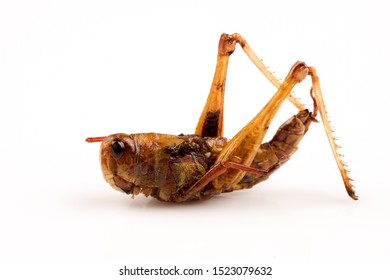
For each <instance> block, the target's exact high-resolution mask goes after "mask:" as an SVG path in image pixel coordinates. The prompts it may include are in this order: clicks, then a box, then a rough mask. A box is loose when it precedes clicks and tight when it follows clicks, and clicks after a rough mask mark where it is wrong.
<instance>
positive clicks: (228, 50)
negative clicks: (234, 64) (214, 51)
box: [218, 33, 237, 56]
mask: <svg viewBox="0 0 390 280" xmlns="http://www.w3.org/2000/svg"><path fill="white" fill-rule="evenodd" d="M236 43H237V41H236V40H235V38H234V37H233V36H232V35H229V34H225V33H224V34H222V35H221V39H220V40H219V45H218V54H220V55H228V56H229V55H231V54H232V53H233V52H234V50H235V49H236Z"/></svg>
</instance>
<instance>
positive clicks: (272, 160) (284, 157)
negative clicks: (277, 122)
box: [227, 110, 312, 191]
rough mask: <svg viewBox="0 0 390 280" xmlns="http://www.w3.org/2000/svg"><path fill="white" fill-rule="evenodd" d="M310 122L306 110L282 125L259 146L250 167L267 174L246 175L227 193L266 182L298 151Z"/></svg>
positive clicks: (309, 114) (310, 118)
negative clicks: (270, 137)
mask: <svg viewBox="0 0 390 280" xmlns="http://www.w3.org/2000/svg"><path fill="white" fill-rule="evenodd" d="M311 121H312V116H311V113H310V112H309V111H308V110H302V111H299V113H298V114H296V115H294V116H293V117H291V118H290V119H289V120H287V121H286V122H285V123H283V124H282V125H281V126H280V127H279V129H278V131H277V132H276V134H275V136H274V137H273V138H272V140H271V141H269V142H267V143H264V144H262V145H261V146H260V148H259V149H258V151H257V154H256V156H255V158H254V160H253V162H252V165H251V166H252V167H254V168H257V169H261V170H264V171H267V173H266V174H264V175H256V174H252V173H247V174H246V175H245V176H244V178H242V180H241V181H240V183H238V184H237V185H236V186H234V187H233V188H232V189H229V190H227V191H233V190H239V189H245V188H251V187H252V186H253V185H255V184H257V183H260V182H262V181H265V180H267V179H268V177H269V176H270V175H271V174H272V173H273V172H275V171H276V170H277V169H278V168H279V167H280V166H281V165H283V164H284V163H286V162H287V161H288V160H289V159H290V157H291V156H292V155H293V154H294V153H295V151H296V150H297V149H298V144H299V142H300V141H301V140H302V138H303V136H304V135H305V133H306V131H307V130H308V128H309V126H310V123H311Z"/></svg>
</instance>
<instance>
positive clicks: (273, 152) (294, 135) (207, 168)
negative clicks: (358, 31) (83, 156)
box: [87, 34, 357, 202]
mask: <svg viewBox="0 0 390 280" xmlns="http://www.w3.org/2000/svg"><path fill="white" fill-rule="evenodd" d="M236 43H239V44H240V45H241V46H242V48H243V49H244V51H245V53H246V54H247V55H248V56H249V58H250V59H251V60H252V61H253V62H254V63H255V65H256V66H257V67H258V68H259V69H260V71H261V72H262V73H263V74H264V75H265V76H266V77H267V78H268V79H269V80H270V81H271V82H272V83H273V84H274V85H275V86H276V87H277V88H278V90H277V92H276V93H275V95H274V96H273V97H272V98H271V100H270V101H269V102H268V103H267V105H266V106H265V107H264V108H263V109H262V110H261V111H260V112H259V113H258V114H257V115H256V116H255V117H254V118H253V119H252V120H251V121H250V122H249V123H248V124H247V125H246V126H245V127H243V128H242V129H241V130H240V131H239V132H238V133H237V134H236V135H235V136H234V137H233V138H232V139H230V140H228V139H227V138H225V137H223V99H224V88H225V82H226V73H227V65H228V59H229V56H230V55H231V54H232V53H233V52H234V48H235V45H236ZM307 75H310V76H311V77H312V81H313V86H312V88H311V91H310V95H311V97H312V99H313V103H314V109H313V112H309V110H307V109H304V107H303V105H301V104H300V103H299V101H298V100H296V99H295V98H294V97H293V96H292V95H291V94H290V93H291V90H292V88H293V87H294V86H295V85H296V84H297V83H299V82H301V81H302V80H303V79H305V77H306V76H307ZM285 99H289V100H290V101H291V102H292V103H293V104H294V105H295V106H296V107H297V108H298V109H299V112H298V113H297V114H296V115H294V116H293V117H292V118H290V119H289V120H287V121H286V122H285V123H284V124H282V125H281V127H280V128H279V129H278V131H277V132H276V134H275V136H274V137H273V138H272V139H271V140H270V141H269V142H267V143H262V140H263V138H264V136H265V134H266V132H267V129H268V127H269V125H270V123H271V121H272V119H273V117H274V116H275V114H276V113H277V111H278V109H279V108H280V106H281V104H282V103H283V101H284V100H285ZM317 112H319V113H320V115H321V118H322V120H323V123H324V127H325V131H326V132H327V136H328V140H329V143H330V145H331V148H332V151H333V154H334V156H335V159H336V162H337V165H338V167H339V170H340V173H341V176H342V178H343V180H344V185H345V187H346V189H347V192H348V194H349V195H350V196H351V197H352V198H353V199H357V196H356V195H355V193H354V190H353V186H352V184H351V182H350V181H351V180H350V179H349V177H348V176H347V173H348V171H347V170H345V167H344V163H343V162H342V161H341V159H340V158H341V156H340V155H339V154H338V152H337V147H338V146H337V145H336V144H335V142H334V138H335V137H334V136H333V134H332V131H331V129H330V125H329V122H328V119H327V115H326V110H325V105H324V102H323V99H322V93H321V90H320V87H319V81H318V77H317V75H316V72H315V69H314V68H313V67H308V66H306V64H305V63H303V62H297V63H295V64H294V65H293V67H292V68H291V70H290V72H289V73H288V75H287V77H286V79H285V80H284V82H283V83H280V82H279V81H277V80H276V79H275V78H274V77H273V76H272V75H271V73H270V72H269V71H268V70H266V68H265V66H264V65H263V64H262V62H261V61H260V60H259V59H258V58H257V56H256V55H255V54H254V53H253V51H252V50H251V49H250V47H249V46H248V45H247V43H246V41H245V40H244V39H243V38H242V37H241V36H240V35H239V34H233V35H227V34H223V35H222V36H221V39H220V43H219V47H218V57H217V66H216V71H215V74H214V80H213V83H212V87H211V90H210V94H209V97H208V99H207V101H206V105H205V107H204V109H203V112H202V114H201V117H200V119H199V122H198V125H197V127H196V129H195V134H189V135H183V134H181V135H167V134H158V133H138V134H124V133H117V134H113V135H110V136H107V137H93V138H88V139H87V142H102V143H101V148H100V162H101V169H102V172H103V176H104V178H105V180H106V181H107V182H108V183H109V184H110V185H111V186H112V187H113V188H114V189H116V190H119V191H121V192H124V193H126V194H130V195H132V196H133V197H134V196H135V195H138V194H140V193H142V194H144V195H145V196H151V197H154V198H156V199H158V200H161V201H166V202H184V201H190V200H204V199H208V198H210V197H212V196H214V195H217V194H221V193H225V192H231V191H234V190H241V189H247V188H251V187H252V186H254V185H255V184H257V183H259V182H262V181H264V180H266V179H268V177H269V176H270V175H271V174H273V173H274V172H275V171H276V170H277V169H278V168H279V167H280V166H281V165H283V164H284V163H285V162H287V161H288V160H289V159H290V157H291V155H292V154H293V153H294V152H295V151H296V150H297V148H298V144H299V142H300V141H301V139H302V138H303V136H304V135H305V133H306V132H307V131H308V129H309V126H310V124H311V123H312V122H313V121H314V122H317V120H316V119H315V117H316V115H317Z"/></svg>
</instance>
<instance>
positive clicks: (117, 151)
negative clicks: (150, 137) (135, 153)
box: [111, 141, 125, 159]
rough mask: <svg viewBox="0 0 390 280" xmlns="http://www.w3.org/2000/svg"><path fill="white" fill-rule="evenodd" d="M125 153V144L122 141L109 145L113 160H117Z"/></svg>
mask: <svg viewBox="0 0 390 280" xmlns="http://www.w3.org/2000/svg"><path fill="white" fill-rule="evenodd" d="M124 152H125V144H124V143H123V142H122V141H113V142H112V143H111V154H112V156H113V158H115V159H119V158H120V157H121V156H122V155H123V153H124Z"/></svg>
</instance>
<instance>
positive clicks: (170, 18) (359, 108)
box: [0, 0, 390, 279]
mask: <svg viewBox="0 0 390 280" xmlns="http://www.w3.org/2000/svg"><path fill="white" fill-rule="evenodd" d="M139 2H141V1H139ZM345 2H347V1H345ZM345 2H342V1H337V4H336V1H335V3H333V2H329V1H324V2H323V3H314V1H304V0H295V1H285V2H284V1H142V4H140V3H138V2H136V1H80V0H78V1H62V2H59V1H56V2H55V1H1V2H0V3H1V4H0V125H1V126H0V127H1V129H0V134H1V138H0V141H1V142H0V155H1V157H0V172H1V181H0V185H1V195H0V218H1V220H0V222H1V230H0V248H1V249H0V265H1V266H2V268H1V269H0V275H3V274H4V275H5V276H7V277H6V278H4V277H2V278H3V279H21V278H22V277H26V276H31V277H33V278H37V277H38V276H41V277H43V276H48V277H53V276H55V277H54V278H55V279H62V278H61V277H63V278H64V279H70V277H71V278H72V279H109V278H110V279H123V277H120V276H119V275H118V270H119V268H121V267H123V266H124V265H127V266H128V267H136V266H137V265H139V266H144V267H158V266H160V265H163V266H167V267H169V266H173V265H175V264H176V265H180V266H181V267H182V268H185V267H201V268H204V269H210V270H211V269H212V267H213V266H217V265H256V266H273V268H274V276H273V277H269V279H287V278H288V279H298V278H300V279H326V278H328V279H329V277H332V278H336V279H337V278H338V277H340V278H341V277H344V278H345V277H347V276H348V278H349V279H352V278H354V277H358V276H365V277H368V276H370V278H372V279H388V277H389V275H390V273H389V271H388V269H387V267H386V266H385V265H386V264H388V263H389V261H390V242H389V234H390V219H389V218H390V215H389V213H390V206H389V205H390V201H389V195H390V190H389V187H390V186H389V179H388V177H389V172H388V166H389V163H388V158H389V157H388V155H389V148H388V147H387V145H388V136H387V135H388V119H389V114H388V111H389V107H388V106H389V101H390V100H389V92H388V91H389V89H388V79H389V74H390V71H389V69H390V68H389V63H390V55H389V49H390V44H389V32H388V27H389V26H390V20H389V16H388V10H389V8H388V5H387V4H386V1H376V0H372V1H353V2H350V4H347V3H345ZM222 32H226V33H234V32H239V33H240V34H241V35H242V36H244V37H245V38H246V39H247V41H248V43H249V44H250V45H251V47H252V48H253V49H254V51H255V52H256V53H257V54H258V55H259V56H260V57H261V58H263V59H264V61H265V63H266V64H267V65H270V68H271V69H272V70H273V71H275V73H276V75H277V76H278V77H284V76H285V75H286V73H287V72H288V70H289V69H290V67H291V66H292V65H293V63H294V62H295V61H297V60H303V61H305V62H306V63H307V64H308V65H313V66H315V67H316V68H317V72H318V74H319V76H320V79H321V84H322V89H323V93H324V98H325V103H326V104H327V108H328V112H329V114H330V116H331V118H332V121H333V124H334V125H335V129H336V135H337V136H338V137H339V139H340V140H339V144H340V145H341V146H343V149H342V152H343V153H344V154H345V156H346V161H347V162H348V163H349V168H350V169H351V171H352V172H351V177H352V178H353V179H355V185H356V188H357V192H358V195H359V197H360V200H359V201H352V200H351V199H350V198H349V197H348V196H347V194H346V192H345V190H344V187H343V183H342V180H341V177H340V175H339V174H338V170H337V167H336V164H335V162H334V160H333V157H332V154H331V150H330V148H329V146H328V144H327V142H326V137H325V133H324V132H323V129H322V126H321V125H320V124H318V125H317V124H313V125H312V127H311V128H310V131H309V132H308V134H307V135H306V137H305V139H304V140H303V141H302V143H301V145H300V150H299V151H298V152H297V153H296V154H295V155H294V157H293V158H292V159H291V160H290V162H289V163H288V164H287V165H285V166H284V167H283V168H282V169H280V170H279V171H278V172H277V173H275V174H274V175H273V176H272V178H270V179H269V180H268V181H266V182H264V183H262V184H261V185H258V186H256V187H255V188H253V189H251V190H246V191H242V192H235V193H230V194H226V195H222V196H220V197H215V198H213V199H211V200H208V201H206V202H200V203H187V204H181V205H173V204H164V203H161V202H158V201H155V200H153V199H150V198H149V199H147V198H144V197H136V198H135V199H134V200H132V199H131V198H130V197H128V196H125V195H123V194H121V193H119V192H116V191H114V190H112V189H111V188H110V187H109V186H108V185H107V184H106V183H105V181H104V180H103V178H102V175H101V173H100V166H99V162H98V150H99V145H98V144H86V143H85V142H84V139H85V138H86V137H89V136H103V135H107V134H111V133H115V132H128V133H135V132H151V131H153V132H161V133H170V134H179V133H192V132H193V131H194V127H195V125H196V122H197V118H198V116H199V114H200V112H201V110H202V106H203V104H204V102H205V100H206V97H207V94H208V91H209V88H210V84H211V80H212V76H213V72H214V67H215V61H216V53H217V44H218V40H219V36H220V34H221V33H222ZM230 63H231V64H230V68H229V73H228V81H227V89H226V112H225V114H226V115H225V121H226V123H225V134H226V136H227V137H232V136H233V135H234V133H235V132H237V131H238V130H239V129H240V128H241V127H242V126H243V125H244V124H245V123H246V122H247V121H248V120H250V118H251V117H252V116H253V115H254V114H256V113H257V112H258V111H259V110H260V109H261V107H262V106H263V105H264V104H265V103H266V101H267V100H268V98H270V97H271V95H272V94H273V92H274V91H275V89H274V88H272V86H270V85H269V84H268V82H267V81H266V80H265V79H264V78H263V77H262V76H261V75H260V74H259V72H258V71H257V69H256V68H255V67H254V66H253V65H252V64H251V62H250V61H249V60H248V59H247V58H246V56H245V55H244V53H243V52H242V50H241V49H240V48H239V47H237V50H236V52H235V53H234V54H233V56H232V57H231V60H230ZM309 88H310V84H309V82H304V83H303V84H302V85H299V87H298V88H297V89H296V90H295V93H296V95H297V96H299V97H302V98H303V100H304V101H305V103H306V104H308V105H309V106H310V105H311V103H310V100H309V99H308V96H309V94H308V93H309ZM295 112H296V110H295V109H294V108H293V106H291V105H290V104H288V102H286V103H285V104H284V105H283V108H282V110H281V112H280V115H279V116H278V118H277V119H276V120H275V124H274V125H273V127H272V129H273V131H275V129H276V128H277V124H280V123H281V122H283V121H284V120H285V119H287V118H288V117H289V116H291V115H292V114H294V113H295ZM179 278H181V277H178V278H177V279H179ZM182 278H183V279H184V277H182ZM200 278H201V277H200ZM204 279H205V278H204ZM233 279H238V278H237V276H236V277H233ZM366 279H367V278H366Z"/></svg>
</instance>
